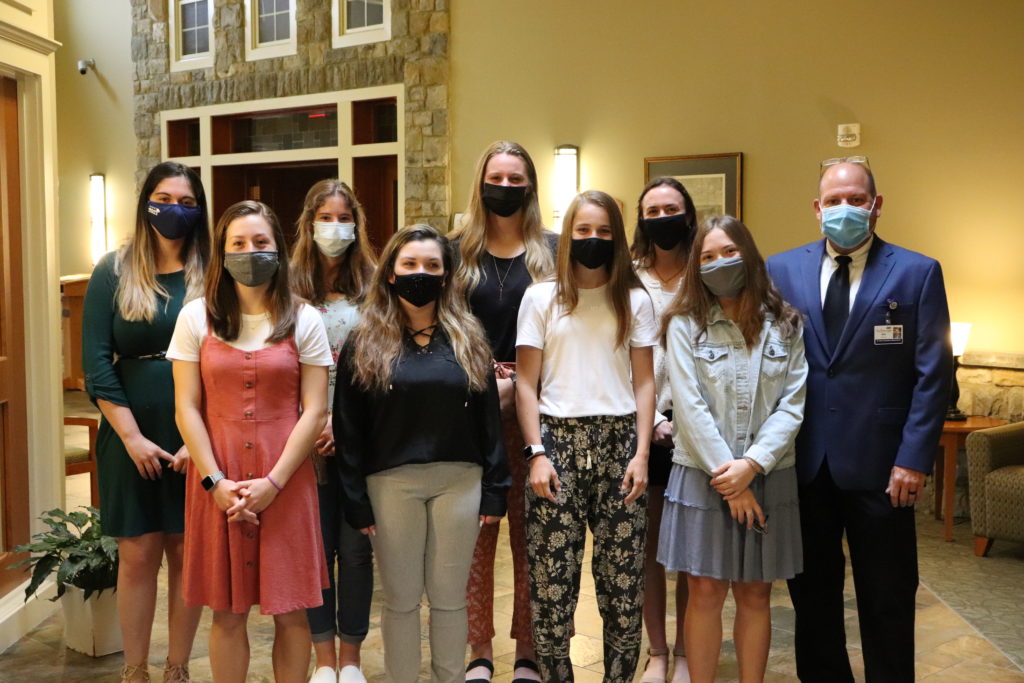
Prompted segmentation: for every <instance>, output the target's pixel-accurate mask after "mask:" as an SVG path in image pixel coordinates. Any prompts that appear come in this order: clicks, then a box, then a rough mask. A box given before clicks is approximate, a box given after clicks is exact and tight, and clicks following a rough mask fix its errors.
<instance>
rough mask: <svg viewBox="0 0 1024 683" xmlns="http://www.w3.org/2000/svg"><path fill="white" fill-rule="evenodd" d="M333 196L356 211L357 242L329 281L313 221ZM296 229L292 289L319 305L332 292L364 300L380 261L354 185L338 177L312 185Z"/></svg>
mask: <svg viewBox="0 0 1024 683" xmlns="http://www.w3.org/2000/svg"><path fill="white" fill-rule="evenodd" d="M331 197H341V198H342V199H343V200H344V201H345V203H346V204H348V207H349V209H350V210H351V211H352V218H353V220H354V221H355V224H356V241H355V242H354V243H352V244H350V245H349V247H348V249H346V250H345V253H344V254H342V256H341V263H340V264H339V266H338V269H337V274H336V275H335V278H334V281H333V282H330V283H325V282H324V270H325V269H324V266H323V261H322V260H321V258H320V249H319V248H317V246H316V241H315V240H314V239H313V221H314V220H315V219H316V213H317V211H319V210H320V207H322V206H323V205H324V202H326V201H327V200H328V199H330V198H331ZM295 232H296V234H297V236H298V237H297V239H296V240H295V246H294V247H293V248H292V290H293V291H294V292H295V293H296V294H298V295H299V296H300V297H302V298H303V299H306V300H307V301H310V302H312V303H316V304H318V303H322V302H323V301H324V300H325V299H326V298H327V295H328V294H329V293H331V292H337V293H339V294H344V295H345V296H347V297H348V298H349V299H351V300H353V301H360V300H361V299H362V298H363V296H364V295H365V294H366V288H367V287H369V286H370V278H371V277H373V269H374V267H375V266H376V265H377V261H376V259H375V258H374V255H373V250H372V249H371V248H370V240H369V239H368V238H367V236H366V214H365V213H364V212H363V207H362V205H361V204H360V203H359V200H358V199H356V195H355V192H353V191H352V188H350V187H349V186H348V185H346V184H345V183H343V182H341V181H340V180H337V179H331V180H321V181H320V182H318V183H316V184H315V185H313V187H311V188H309V192H307V193H306V200H305V202H304V203H303V206H302V213H301V214H300V215H299V219H298V220H297V221H296V222H295Z"/></svg>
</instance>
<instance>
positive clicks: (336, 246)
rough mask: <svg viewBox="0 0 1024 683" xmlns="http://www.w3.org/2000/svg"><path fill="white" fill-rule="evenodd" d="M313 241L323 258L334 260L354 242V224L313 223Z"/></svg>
mask: <svg viewBox="0 0 1024 683" xmlns="http://www.w3.org/2000/svg"><path fill="white" fill-rule="evenodd" d="M313 241H314V242H316V246H318V247H319V248H320V251H321V252H323V255H324V256H329V257H331V258H336V257H338V256H341V255H342V254H344V253H345V250H346V249H348V247H349V245H350V244H352V243H353V242H355V241H356V224H355V223H325V222H322V221H313Z"/></svg>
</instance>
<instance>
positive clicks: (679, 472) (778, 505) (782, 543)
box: [658, 464, 803, 583]
mask: <svg viewBox="0 0 1024 683" xmlns="http://www.w3.org/2000/svg"><path fill="white" fill-rule="evenodd" d="M710 481H711V478H710V477H709V476H708V475H707V474H705V473H704V471H703V470H699V469H696V468H693V467H683V466H682V465H678V464H673V465H672V472H671V474H669V479H668V486H667V487H666V489H665V508H664V511H663V512H662V516H661V530H660V532H659V534H660V535H659V538H658V562H660V563H661V564H663V565H665V568H666V569H668V570H669V571H679V572H686V573H687V574H694V575H696V576H705V577H709V578H714V579H724V580H728V581H762V582H766V583H767V582H771V581H774V580H776V579H790V578H793V577H794V576H796V575H797V574H799V573H800V572H801V571H802V570H803V544H802V542H801V538H800V504H799V501H798V493H797V481H796V468H795V467H787V468H786V469H783V470H776V471H773V472H771V473H770V474H768V475H767V476H765V477H761V476H758V477H754V480H753V481H752V482H751V484H750V489H751V490H752V491H753V492H754V495H755V496H757V500H758V502H759V503H760V504H761V508H762V510H764V512H765V514H766V515H768V522H767V526H768V533H767V534H764V535H762V534H759V533H757V532H756V531H754V530H752V529H751V530H749V531H748V530H747V528H746V527H745V526H740V524H739V523H738V522H737V521H736V520H734V519H733V518H732V516H731V515H730V514H729V505H728V504H727V503H726V502H725V501H724V500H722V497H721V496H720V495H719V494H718V493H717V492H716V491H715V490H714V489H713V488H711V486H710V483H709V482H710Z"/></svg>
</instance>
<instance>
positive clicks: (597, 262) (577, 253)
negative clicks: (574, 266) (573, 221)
mask: <svg viewBox="0 0 1024 683" xmlns="http://www.w3.org/2000/svg"><path fill="white" fill-rule="evenodd" d="M569 253H570V254H571V255H572V259H573V260H574V261H576V262H577V263H579V264H580V265H582V266H583V267H585V268H589V269H590V270H597V269H598V268H603V267H605V266H607V265H608V264H609V263H611V262H612V256H613V255H614V254H615V242H613V241H612V240H603V239H601V238H600V237H587V238H585V239H579V240H577V239H574V240H573V241H572V247H570V250H569Z"/></svg>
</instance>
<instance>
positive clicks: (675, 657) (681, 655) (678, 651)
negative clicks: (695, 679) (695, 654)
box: [672, 647, 690, 680]
mask: <svg viewBox="0 0 1024 683" xmlns="http://www.w3.org/2000/svg"><path fill="white" fill-rule="evenodd" d="M680 659H681V660H683V662H682V664H683V666H687V664H686V649H685V648H681V647H674V648H672V679H673V680H675V678H676V669H678V667H679V660H680ZM686 680H690V672H689V671H687V672H686Z"/></svg>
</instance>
